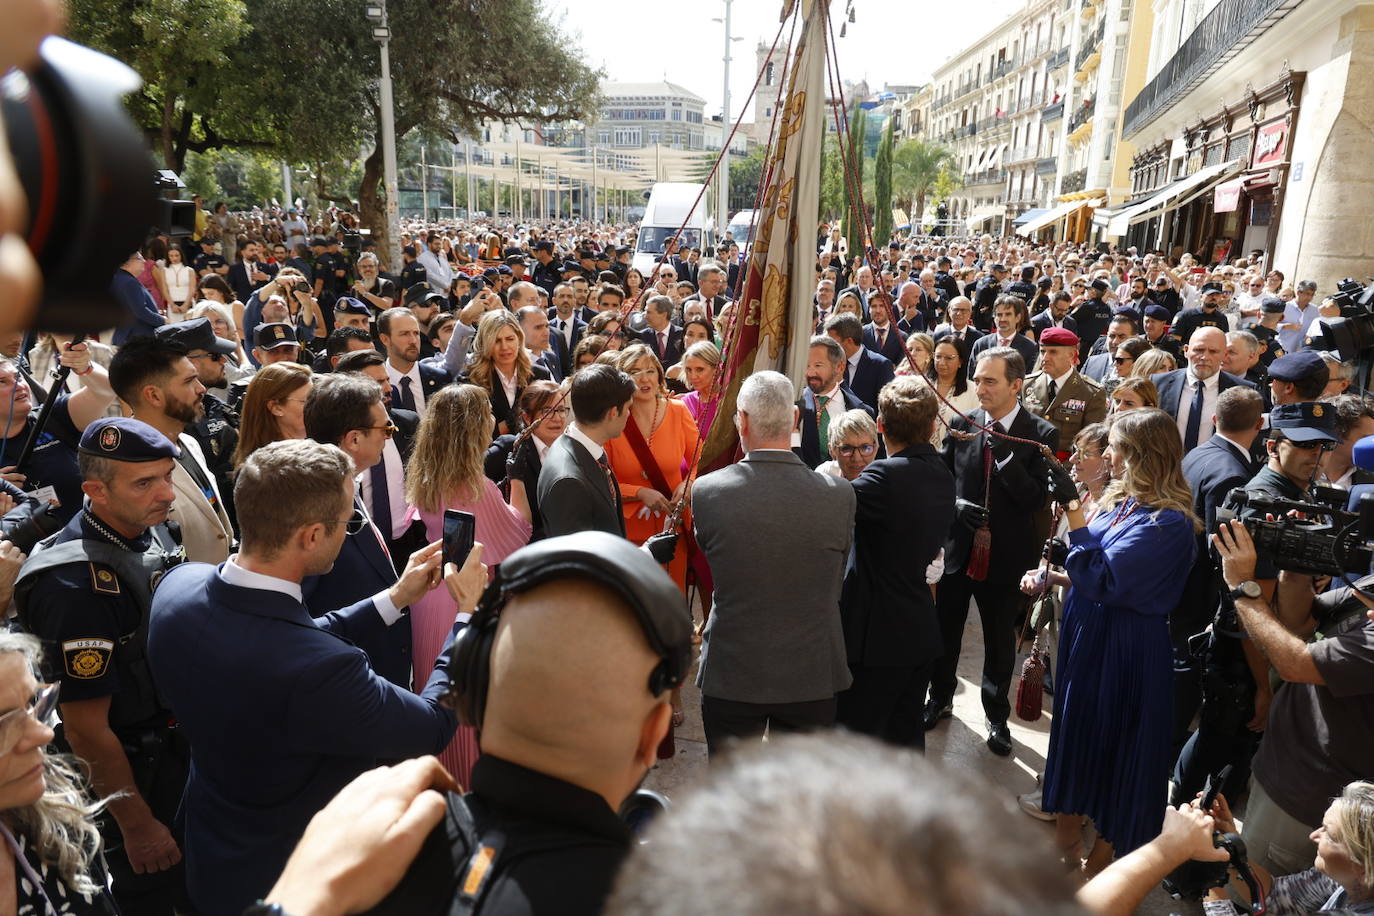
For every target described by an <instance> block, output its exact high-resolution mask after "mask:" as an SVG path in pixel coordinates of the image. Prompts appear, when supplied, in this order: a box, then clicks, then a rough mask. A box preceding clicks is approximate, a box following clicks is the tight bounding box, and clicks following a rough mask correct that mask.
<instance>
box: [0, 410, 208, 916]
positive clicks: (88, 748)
mask: <svg viewBox="0 0 1374 916" xmlns="http://www.w3.org/2000/svg"><path fill="white" fill-rule="evenodd" d="M179 454H180V450H179V449H178V448H177V447H176V446H175V445H174V444H172V442H171V441H170V440H169V439H167V437H166V436H164V435H163V434H162V433H160V432H158V431H157V430H155V429H154V428H153V427H151V426H149V425H148V424H146V423H143V422H141V421H139V420H135V419H132V418H129V417H115V418H109V419H103V420H99V421H97V422H95V423H92V424H91V425H90V426H89V427H87V429H86V431H85V433H84V434H83V435H82V437H81V442H80V463H81V476H82V480H83V483H82V485H81V489H82V490H83V491H84V492H85V494H86V497H87V498H88V503H87V505H86V506H85V508H83V509H82V510H81V511H80V512H79V513H78V514H77V516H76V517H75V518H73V519H72V520H71V522H69V523H68V524H67V526H66V527H65V528H63V529H62V530H61V531H59V532H58V533H57V534H55V535H52V536H51V537H49V538H47V539H46V540H44V541H42V542H40V543H39V545H38V547H37V548H35V549H34V551H33V553H32V555H30V557H29V559H28V561H27V562H26V563H25V564H24V567H23V569H22V570H21V571H20V574H19V579H18V581H17V582H16V583H15V602H16V604H17V606H18V609H19V622H20V623H21V624H22V625H23V627H24V628H25V629H26V630H28V631H29V632H31V633H33V634H34V635H35V636H37V637H38V638H40V639H41V640H42V641H43V648H44V658H45V668H46V669H47V673H48V676H49V677H51V678H53V679H54V680H56V681H58V682H60V684H61V689H62V699H61V714H62V720H63V733H62V735H61V737H60V738H59V742H60V746H62V747H63V749H64V750H68V749H69V750H70V751H71V752H72V753H74V754H76V755H77V756H79V757H81V758H83V759H84V760H86V761H87V762H88V763H89V764H90V766H91V779H92V783H93V785H94V788H95V793H96V795H98V796H99V797H101V798H113V800H112V801H111V802H110V806H109V808H108V809H107V811H106V812H105V813H104V814H103V815H101V818H100V822H99V826H100V830H101V835H102V837H103V838H104V844H105V857H106V860H107V862H108V863H109V867H110V873H111V875H112V876H113V878H114V885H115V890H114V893H115V898H116V900H117V901H118V902H119V905H120V909H121V910H123V911H124V912H125V913H137V914H140V916H145V914H148V916H153V914H163V913H167V914H170V913H172V912H173V907H174V906H176V905H178V902H179V901H180V900H181V899H182V898H183V897H184V875H183V869H182V867H181V866H180V864H179V863H180V862H181V851H180V848H179V847H180V844H179V841H178V840H177V838H176V837H175V836H174V834H173V831H172V822H173V818H174V817H175V815H176V812H177V806H178V804H179V803H180V801H181V794H182V790H183V789H184V788H185V785H186V775H187V765H188V761H189V757H188V755H187V753H186V749H185V746H184V744H183V743H182V742H181V741H180V736H179V735H178V734H177V730H176V728H175V725H174V723H173V722H172V721H171V717H170V715H169V713H168V712H167V709H166V707H165V705H164V704H163V703H162V701H161V700H160V698H159V696H158V693H157V689H156V687H155V685H154V684H153V679H152V674H151V671H150V668H149V666H148V659H147V644H148V611H149V608H150V606H151V601H152V591H153V589H154V588H156V587H157V583H158V581H159V580H160V579H161V577H162V574H163V573H164V572H166V570H168V569H170V568H171V567H172V566H174V565H176V564H177V563H179V562H181V560H182V559H183V558H184V554H183V553H182V552H181V547H180V545H179V544H178V543H177V538H176V536H175V533H174V532H173V531H171V530H169V528H168V527H167V525H166V524H165V523H166V521H167V515H168V512H169V510H170V509H171V506H172V499H173V487H172V469H173V465H174V462H175V461H176V459H177V457H178V455H179Z"/></svg>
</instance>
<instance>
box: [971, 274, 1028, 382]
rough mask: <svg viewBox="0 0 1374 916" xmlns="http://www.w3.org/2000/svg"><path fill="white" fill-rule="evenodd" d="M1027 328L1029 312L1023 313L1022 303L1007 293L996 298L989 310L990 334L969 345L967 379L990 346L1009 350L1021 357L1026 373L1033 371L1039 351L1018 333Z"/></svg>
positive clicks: (1023, 304)
mask: <svg viewBox="0 0 1374 916" xmlns="http://www.w3.org/2000/svg"><path fill="white" fill-rule="evenodd" d="M1029 327H1030V313H1029V312H1027V311H1026V303H1025V300H1023V299H1022V298H1021V297H1020V296H1013V295H1011V294H1010V293H1006V294H1003V295H1001V296H998V297H997V304H996V305H995V306H994V307H993V329H992V333H990V334H986V335H984V336H983V337H980V338H978V339H977V340H976V341H974V342H973V349H972V350H971V351H970V353H969V358H968V377H969V378H973V373H974V372H975V371H976V370H977V368H978V360H979V359H980V358H981V357H982V355H983V354H984V353H985V352H987V351H988V350H991V349H993V348H994V347H1011V348H1012V349H1013V350H1015V351H1016V352H1017V353H1020V354H1021V361H1022V362H1023V363H1025V366H1026V371H1027V372H1028V373H1029V372H1034V371H1035V362H1036V359H1037V357H1039V355H1040V348H1039V347H1038V346H1036V344H1035V341H1033V340H1031V339H1030V338H1029V337H1027V336H1026V335H1025V334H1023V333H1021V332H1022V331H1024V330H1026V329H1027V328H1029Z"/></svg>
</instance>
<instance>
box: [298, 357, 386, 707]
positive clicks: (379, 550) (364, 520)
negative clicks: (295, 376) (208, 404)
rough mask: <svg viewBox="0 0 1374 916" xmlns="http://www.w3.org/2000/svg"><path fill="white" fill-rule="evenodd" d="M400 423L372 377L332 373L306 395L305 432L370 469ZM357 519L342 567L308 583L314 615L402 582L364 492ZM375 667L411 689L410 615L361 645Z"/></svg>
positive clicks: (306, 594)
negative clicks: (372, 641) (364, 499)
mask: <svg viewBox="0 0 1374 916" xmlns="http://www.w3.org/2000/svg"><path fill="white" fill-rule="evenodd" d="M395 430H396V426H395V424H394V423H393V422H392V421H391V418H390V417H389V416H388V415H387V411H386V405H385V403H384V402H383V400H382V392H381V388H380V387H379V386H378V385H377V384H376V383H374V382H373V381H372V380H371V379H368V378H365V377H363V376H361V375H353V374H331V375H326V376H324V377H323V378H321V379H320V380H319V382H318V383H317V384H316V385H315V387H314V388H313V389H312V390H311V392H310V396H309V397H307V398H306V400H305V434H306V435H307V436H309V437H310V438H311V439H314V440H315V441H316V442H320V443H323V444H325V445H337V446H338V447H339V448H341V449H343V452H344V454H346V455H347V456H348V457H349V458H350V459H352V461H353V467H354V469H355V470H356V471H357V472H358V473H359V474H362V473H364V472H366V471H368V470H369V469H371V468H372V467H374V466H376V465H377V463H378V462H380V461H381V460H382V450H383V449H384V448H385V447H386V443H387V440H388V439H390V438H391V437H392V436H393V435H394V434H395ZM353 512H354V516H355V519H354V522H353V524H351V525H349V526H348V527H349V531H348V534H347V535H346V536H345V537H344V541H343V546H342V547H340V548H339V559H337V560H335V561H334V568H333V569H331V570H330V571H329V572H327V573H324V574H323V575H319V576H310V577H308V578H306V579H305V580H304V581H303V582H301V594H302V598H303V599H304V601H305V604H306V606H307V607H308V608H310V615H311V616H312V617H322V616H323V615H325V614H327V613H328V612H329V611H332V610H335V609H337V608H341V607H348V606H349V605H352V604H356V603H357V602H359V601H362V600H363V599H365V598H367V597H368V596H370V595H376V594H378V593H380V592H384V591H386V590H387V589H389V588H391V587H392V586H393V585H395V584H396V567H395V566H393V565H392V562H391V554H390V553H389V552H388V550H387V546H386V540H385V539H384V538H383V537H382V532H381V530H380V529H379V528H378V527H377V525H376V523H375V522H374V521H373V520H372V516H371V515H370V514H369V513H368V511H367V507H366V505H365V504H364V502H363V498H362V494H361V493H359V494H357V495H355V496H354V497H353ZM359 648H361V649H362V650H363V651H365V652H366V653H367V658H368V661H370V662H371V663H372V669H373V670H374V671H376V672H377V673H378V674H380V675H381V676H382V677H384V678H386V679H387V680H388V681H390V682H391V683H393V684H395V685H397V686H398V687H403V688H405V689H407V690H409V689H410V675H411V657H410V616H409V614H406V613H403V614H402V616H401V618H400V619H399V620H397V621H396V622H395V623H393V624H392V625H391V626H389V627H387V628H386V630H385V632H384V634H383V635H382V638H381V639H380V640H378V641H377V642H376V643H375V644H372V645H365V646H359Z"/></svg>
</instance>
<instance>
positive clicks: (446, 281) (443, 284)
mask: <svg viewBox="0 0 1374 916" xmlns="http://www.w3.org/2000/svg"><path fill="white" fill-rule="evenodd" d="M415 260H417V261H419V262H420V263H421V264H422V265H423V266H424V268H425V279H426V280H427V281H428V282H429V288H430V289H432V290H434V291H435V292H436V293H438V294H439V295H441V296H447V295H448V291H449V288H450V287H452V286H453V268H452V267H450V266H449V263H448V258H446V257H444V256H443V254H435V253H434V252H432V251H430V250H429V248H425V250H424V251H422V252H420V254H419V255H418V256H417V257H416V258H415Z"/></svg>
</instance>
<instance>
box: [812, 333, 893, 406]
mask: <svg viewBox="0 0 1374 916" xmlns="http://www.w3.org/2000/svg"><path fill="white" fill-rule="evenodd" d="M825 333H826V334H827V335H828V336H830V337H832V338H834V340H835V342H836V343H838V344H839V345H840V349H842V350H844V358H845V367H844V384H845V385H846V387H848V388H849V390H850V391H852V392H854V394H855V395H856V396H857V397H858V399H859V400H861V401H863V402H864V403H865V404H867V405H868V406H869V407H871V408H873V409H874V410H877V409H878V392H879V391H881V390H882V389H883V386H884V385H886V384H887V383H888V382H890V381H892V377H893V376H894V375H895V374H896V371H897V369H896V367H895V366H893V365H892V361H891V360H888V359H884V358H883V357H882V356H879V355H878V354H877V353H874V352H873V351H872V350H870V349H869V348H868V347H866V346H864V344H863V338H864V336H865V334H866V331H865V330H864V326H863V325H861V324H859V318H858V316H856V315H851V314H849V313H848V312H843V313H841V314H839V315H831V316H830V320H828V321H827V322H826V323H825Z"/></svg>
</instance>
